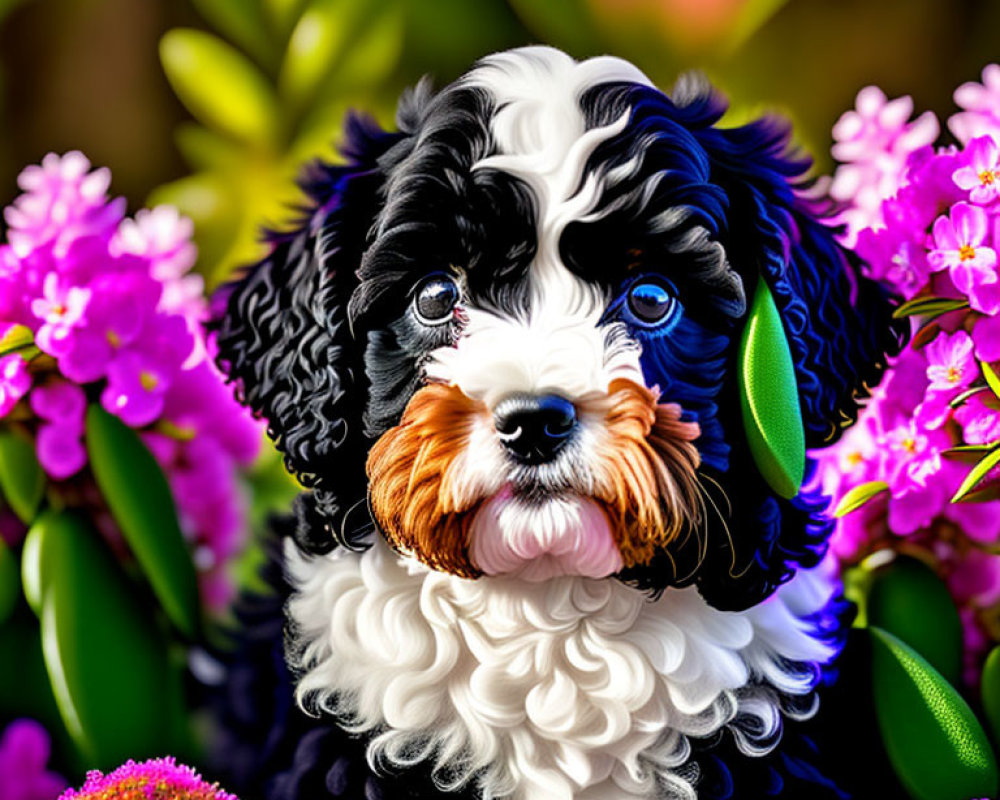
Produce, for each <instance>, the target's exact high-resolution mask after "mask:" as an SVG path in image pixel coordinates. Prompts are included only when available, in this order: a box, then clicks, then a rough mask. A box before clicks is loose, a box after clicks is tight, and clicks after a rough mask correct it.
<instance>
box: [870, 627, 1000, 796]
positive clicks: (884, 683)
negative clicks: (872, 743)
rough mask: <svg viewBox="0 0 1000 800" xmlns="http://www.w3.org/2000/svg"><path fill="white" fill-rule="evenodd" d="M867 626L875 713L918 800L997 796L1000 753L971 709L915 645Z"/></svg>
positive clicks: (894, 763)
mask: <svg viewBox="0 0 1000 800" xmlns="http://www.w3.org/2000/svg"><path fill="white" fill-rule="evenodd" d="M868 630H869V631H870V632H871V642H872V688H873V692H874V698H875V715H876V717H877V718H878V724H879V730H880V731H881V733H882V741H883V742H884V744H885V749H886V752H887V753H888V755H889V760H890V762H891V763H892V766H893V769H895V771H896V774H897V775H898V776H899V779H900V781H901V782H902V784H903V786H904V787H905V788H906V790H907V791H908V792H909V793H910V795H911V796H912V797H913V798H915V800H969V799H970V798H977V797H995V796H996V790H997V764H996V759H995V757H994V755H993V750H992V748H991V747H990V744H989V741H988V739H987V737H986V733H985V732H984V731H983V729H982V726H981V725H980V724H979V721H978V720H977V719H976V716H975V714H973V713H972V709H970V708H969V706H968V704H967V703H966V702H965V700H963V699H962V697H961V695H959V693H958V692H957V691H955V689H954V688H953V687H952V686H951V684H949V683H948V682H947V681H946V680H945V679H944V678H943V677H941V675H940V673H938V672H937V670H935V669H934V667H932V666H931V665H930V664H929V663H928V662H927V660H926V659H925V658H923V656H921V655H920V654H919V653H917V652H916V650H914V649H913V648H912V647H910V646H909V645H908V644H906V643H905V642H903V641H901V640H900V639H899V638H897V637H896V636H894V635H893V634H891V633H889V632H887V631H884V630H882V629H881V628H877V627H870V628H869V629H868Z"/></svg>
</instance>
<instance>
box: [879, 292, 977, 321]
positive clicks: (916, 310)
mask: <svg viewBox="0 0 1000 800" xmlns="http://www.w3.org/2000/svg"><path fill="white" fill-rule="evenodd" d="M968 307H969V301H968V300H959V299H955V298H951V297H918V298H916V299H914V300H910V301H908V302H906V303H902V304H901V305H899V306H897V307H896V309H895V310H894V311H893V312H892V316H893V317H895V318H896V319H902V318H904V317H924V318H925V319H935V318H937V317H940V316H941V315H942V314H947V313H948V312H949V311H958V310H960V309H963V308H968Z"/></svg>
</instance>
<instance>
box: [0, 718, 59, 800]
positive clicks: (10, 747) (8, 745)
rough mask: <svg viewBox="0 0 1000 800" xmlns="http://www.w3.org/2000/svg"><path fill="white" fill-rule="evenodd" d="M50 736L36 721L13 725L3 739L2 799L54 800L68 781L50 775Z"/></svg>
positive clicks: (0, 739)
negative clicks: (47, 767) (48, 766)
mask: <svg viewBox="0 0 1000 800" xmlns="http://www.w3.org/2000/svg"><path fill="white" fill-rule="evenodd" d="M49 750H50V745H49V735H48V733H46V731H45V728H43V727H42V726H41V725H39V724H38V723H37V722H35V721H34V720H30V719H18V720H14V722H12V723H10V725H8V726H7V728H6V729H5V730H4V732H3V737H0V797H2V798H3V800H53V798H55V797H56V796H57V795H58V794H59V793H60V792H61V791H63V789H65V788H66V781H65V780H63V778H62V777H61V776H59V775H56V774H55V773H54V772H49V771H48V770H47V769H46V765H47V764H48V761H49Z"/></svg>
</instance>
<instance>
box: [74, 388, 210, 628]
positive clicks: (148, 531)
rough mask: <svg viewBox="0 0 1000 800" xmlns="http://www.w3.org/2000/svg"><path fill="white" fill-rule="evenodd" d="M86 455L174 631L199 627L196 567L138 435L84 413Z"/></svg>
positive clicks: (96, 413) (100, 414)
mask: <svg viewBox="0 0 1000 800" xmlns="http://www.w3.org/2000/svg"><path fill="white" fill-rule="evenodd" d="M86 440H87V454H88V455H89V457H90V465H91V469H92V470H93V472H94V477H95V479H96V480H97V485H98V486H99V487H100V489H101V492H102V493H103V495H104V498H105V500H106V501H107V503H108V507H109V508H110V509H111V513H112V515H113V516H114V518H115V521H116V522H117V523H118V527H119V528H121V531H122V534H123V535H124V536H125V540H126V541H127V542H128V544H129V547H131V548H132V552H133V553H135V557H136V560H137V561H138V562H139V565H140V566H141V567H142V570H143V572H144V573H145V575H146V577H147V578H148V579H149V582H150V584H151V585H152V587H153V592H154V593H155V594H156V597H157V598H158V599H159V601H160V603H161V604H162V605H163V610H164V611H165V612H166V614H167V616H168V617H169V618H170V620H171V622H173V623H174V625H176V626H177V628H178V629H179V630H180V631H181V632H183V633H184V634H186V635H188V636H193V635H194V633H195V631H196V630H197V628H198V609H199V606H198V586H197V579H196V577H195V571H194V564H193V563H192V561H191V555H190V553H189V552H188V547H187V544H186V543H185V541H184V537H183V535H182V534H181V529H180V525H179V524H178V521H177V512H176V510H175V508H174V501H173V497H172V495H171V494H170V487H169V486H168V485H167V480H166V478H165V477H164V475H163V471H162V470H161V469H160V466H159V464H157V463H156V459H155V458H153V455H152V453H150V452H149V450H148V449H147V447H146V445H144V444H143V443H142V440H141V439H140V438H139V436H138V434H137V433H136V432H135V431H134V430H132V429H131V428H129V427H128V426H127V425H126V424H125V423H124V422H122V421H121V420H120V419H118V417H116V416H114V415H112V414H109V413H108V412H107V411H105V410H104V409H103V408H101V407H100V406H98V405H92V406H90V408H88V409H87V433H86Z"/></svg>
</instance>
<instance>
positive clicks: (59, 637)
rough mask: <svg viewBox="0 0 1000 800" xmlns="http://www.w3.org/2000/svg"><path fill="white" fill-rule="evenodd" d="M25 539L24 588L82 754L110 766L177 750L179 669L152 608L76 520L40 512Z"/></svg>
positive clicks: (94, 762)
mask: <svg viewBox="0 0 1000 800" xmlns="http://www.w3.org/2000/svg"><path fill="white" fill-rule="evenodd" d="M28 539H29V542H28V543H27V544H26V546H25V557H24V561H23V565H22V569H23V572H24V581H25V586H26V590H27V589H28V587H31V588H30V590H29V591H28V593H29V594H30V597H31V602H32V605H33V606H34V607H35V608H36V609H40V622H41V641H42V653H43V656H44V660H45V667H46V670H47V672H48V675H49V680H50V682H51V686H52V691H53V693H54V695H55V699H56V703H57V705H58V708H59V713H60V715H61V717H62V721H63V724H64V725H65V727H66V730H67V731H68V732H69V734H70V737H71V738H72V740H73V743H74V744H75V745H76V747H77V749H78V750H79V752H80V754H81V755H82V756H83V758H84V759H85V760H86V762H87V763H88V764H89V765H90V766H93V767H98V768H103V769H107V768H108V767H112V766H114V765H116V764H118V763H120V762H121V761H123V760H125V759H126V758H129V757H135V758H142V757H148V756H152V755H156V754H159V753H162V752H170V751H171V750H174V749H175V747H176V746H177V745H178V741H177V739H176V735H177V731H178V730H179V728H180V727H181V726H180V725H179V724H178V720H180V719H182V717H183V712H182V709H181V707H180V706H179V701H180V699H181V697H182V693H181V689H180V675H179V672H178V670H177V666H176V665H175V664H174V663H173V661H172V659H171V656H170V653H169V650H168V647H167V640H166V638H165V637H164V636H163V635H162V632H161V631H159V630H158V629H157V627H156V625H155V621H154V620H153V619H152V615H151V609H150V608H149V607H148V605H147V604H145V603H143V602H142V601H141V599H140V598H139V597H138V596H136V594H135V593H134V592H133V590H132V587H131V586H130V585H129V582H128V580H127V579H126V577H125V575H124V574H123V573H122V572H121V569H120V567H119V566H118V564H117V563H115V560H114V558H113V556H112V555H111V553H110V552H109V551H108V549H107V546H106V545H105V544H104V543H103V542H102V541H101V539H100V537H99V536H98V535H97V532H96V531H94V530H93V529H92V528H91V527H90V525H89V524H88V523H87V522H85V521H84V520H83V519H82V518H80V517H77V516H74V515H72V514H68V513H59V512H52V511H48V512H45V513H44V514H43V515H42V516H41V517H40V518H39V519H38V521H37V522H36V523H35V524H34V525H33V526H32V528H31V530H30V531H29V534H28Z"/></svg>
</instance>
